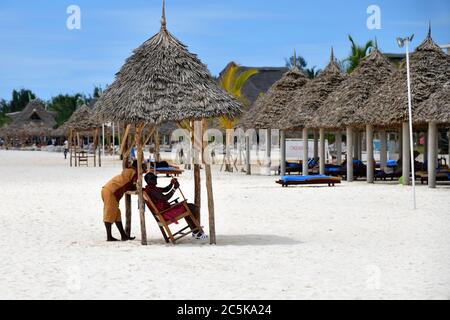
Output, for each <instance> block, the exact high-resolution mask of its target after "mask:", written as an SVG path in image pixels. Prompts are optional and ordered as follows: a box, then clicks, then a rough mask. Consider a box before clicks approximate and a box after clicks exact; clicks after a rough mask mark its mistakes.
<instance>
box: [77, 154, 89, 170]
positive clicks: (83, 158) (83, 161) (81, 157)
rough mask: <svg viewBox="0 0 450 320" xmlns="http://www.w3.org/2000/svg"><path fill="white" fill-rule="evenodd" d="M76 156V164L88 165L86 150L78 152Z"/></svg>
mask: <svg viewBox="0 0 450 320" xmlns="http://www.w3.org/2000/svg"><path fill="white" fill-rule="evenodd" d="M77 156H78V166H79V167H81V166H82V165H84V166H86V167H89V160H88V154H87V152H86V151H80V152H78V154H77Z"/></svg>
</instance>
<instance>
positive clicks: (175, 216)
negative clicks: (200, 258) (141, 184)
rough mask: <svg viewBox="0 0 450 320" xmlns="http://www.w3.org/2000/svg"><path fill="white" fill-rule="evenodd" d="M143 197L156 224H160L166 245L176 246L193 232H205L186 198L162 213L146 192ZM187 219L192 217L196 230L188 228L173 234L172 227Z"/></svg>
mask: <svg viewBox="0 0 450 320" xmlns="http://www.w3.org/2000/svg"><path fill="white" fill-rule="evenodd" d="M143 195H144V201H145V204H146V205H147V207H148V208H149V209H150V211H151V213H152V215H153V217H154V218H155V220H156V223H157V224H158V226H159V229H160V230H161V233H162V235H163V238H164V240H165V241H166V243H172V244H176V242H177V241H178V240H180V239H182V238H184V237H186V236H188V235H190V234H192V233H193V232H202V231H203V230H202V227H201V226H200V223H199V222H198V220H197V219H196V218H195V216H194V214H193V213H192V211H191V210H190V209H189V206H188V203H187V200H186V199H184V196H183V201H182V202H180V203H177V202H175V203H173V205H172V206H171V207H170V208H169V209H167V210H164V211H160V210H158V208H156V206H155V204H154V203H153V201H152V200H151V198H150V197H149V195H148V194H147V193H145V192H144V193H143ZM186 217H190V218H191V219H192V221H193V222H194V224H195V225H196V229H195V230H191V229H190V228H189V226H186V227H184V228H182V229H181V230H179V231H176V232H173V231H172V230H171V229H170V226H173V225H174V224H175V225H177V224H179V222H178V221H180V220H182V219H185V218H186Z"/></svg>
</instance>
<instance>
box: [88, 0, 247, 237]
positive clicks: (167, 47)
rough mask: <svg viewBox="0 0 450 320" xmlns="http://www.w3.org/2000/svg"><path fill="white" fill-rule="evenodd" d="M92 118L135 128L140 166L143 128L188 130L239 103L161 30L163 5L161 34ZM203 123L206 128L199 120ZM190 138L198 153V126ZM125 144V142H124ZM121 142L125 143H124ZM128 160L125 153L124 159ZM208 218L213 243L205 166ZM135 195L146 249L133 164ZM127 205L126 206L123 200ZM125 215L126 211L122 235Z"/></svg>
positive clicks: (125, 70) (136, 56)
mask: <svg viewBox="0 0 450 320" xmlns="http://www.w3.org/2000/svg"><path fill="white" fill-rule="evenodd" d="M95 110H96V114H97V115H98V116H99V117H100V119H101V120H102V121H115V122H123V123H127V124H133V125H134V126H135V128H136V136H135V143H136V145H137V150H138V151H137V155H138V163H139V164H141V163H142V162H143V159H142V158H143V152H142V150H143V145H142V139H141V138H142V130H143V128H144V127H145V126H146V125H151V126H158V125H159V124H160V123H162V122H165V121H183V120H187V119H188V120H191V123H192V125H191V128H192V130H193V129H194V127H195V125H194V122H195V121H196V120H203V119H205V118H210V117H219V116H227V117H229V118H234V117H235V116H236V114H237V113H239V112H240V111H241V106H240V104H239V103H238V102H237V101H236V100H235V99H234V98H233V97H231V96H230V95H229V94H228V93H226V92H225V91H224V90H222V89H221V88H220V87H219V86H218V84H217V83H216V82H215V81H214V79H213V77H212V76H211V74H210V73H209V71H208V69H207V67H206V66H205V65H204V64H203V63H202V62H201V61H200V60H199V59H198V58H197V56H196V55H194V54H192V53H190V52H189V51H188V49H187V47H186V46H185V45H184V44H182V43H181V42H180V41H179V40H178V39H176V38H175V37H174V36H173V35H172V34H171V33H170V32H169V31H168V30H167V25H166V15H165V5H164V1H163V13H162V19H161V29H160V31H159V32H158V33H157V34H156V35H154V36H153V37H152V38H150V39H149V40H147V41H146V42H144V43H143V44H142V45H141V46H140V47H139V48H137V49H136V50H134V52H133V54H132V56H131V57H129V58H128V59H127V60H126V62H125V64H124V65H123V67H122V68H121V70H120V71H119V72H118V73H117V75H116V79H115V81H114V82H113V83H112V84H111V85H110V86H109V87H108V89H107V90H106V91H105V92H104V94H103V95H102V96H101V97H100V99H99V100H98V102H97V103H96V108H95ZM203 123H206V122H205V121H203ZM198 127H200V128H199V130H196V131H197V132H196V135H193V137H194V136H198V137H200V139H199V140H200V141H199V142H198V140H195V142H196V143H195V145H197V146H198V144H200V149H201V148H202V137H203V134H202V128H201V127H202V126H201V125H200V126H198V125H197V128H198ZM126 140H128V139H126ZM123 143H127V141H124V142H123ZM194 153H195V156H196V158H195V160H196V161H195V166H194V176H195V179H194V180H195V189H196V190H195V194H196V199H195V204H196V205H198V206H200V165H201V161H200V154H201V151H199V152H194ZM127 158H128V156H127V155H126V154H125V155H124V159H127ZM204 167H205V171H206V185H207V192H208V209H209V215H210V234H211V236H210V240H211V243H215V241H216V239H215V224H214V201H213V192H212V181H211V167H210V165H209V164H208V163H205V165H204ZM138 174H139V179H138V183H137V186H138V195H139V208H140V217H141V233H142V244H144V245H146V244H147V235H146V228H145V216H144V199H143V194H142V168H141V166H140V165H138ZM127 203H128V201H127ZM130 221H131V216H130V212H129V210H127V227H126V229H127V232H129V230H130V227H131V226H130Z"/></svg>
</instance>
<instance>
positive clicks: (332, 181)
mask: <svg viewBox="0 0 450 320" xmlns="http://www.w3.org/2000/svg"><path fill="white" fill-rule="evenodd" d="M276 183H278V184H281V186H283V187H288V186H293V185H321V184H327V185H328V186H329V187H334V186H335V185H336V184H340V183H341V179H340V178H337V177H330V176H325V175H317V176H285V177H281V178H280V180H278V181H276Z"/></svg>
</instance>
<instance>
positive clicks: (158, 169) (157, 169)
mask: <svg viewBox="0 0 450 320" xmlns="http://www.w3.org/2000/svg"><path fill="white" fill-rule="evenodd" d="M152 170H154V169H153V168H152ZM171 170H179V169H177V168H156V171H171Z"/></svg>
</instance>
